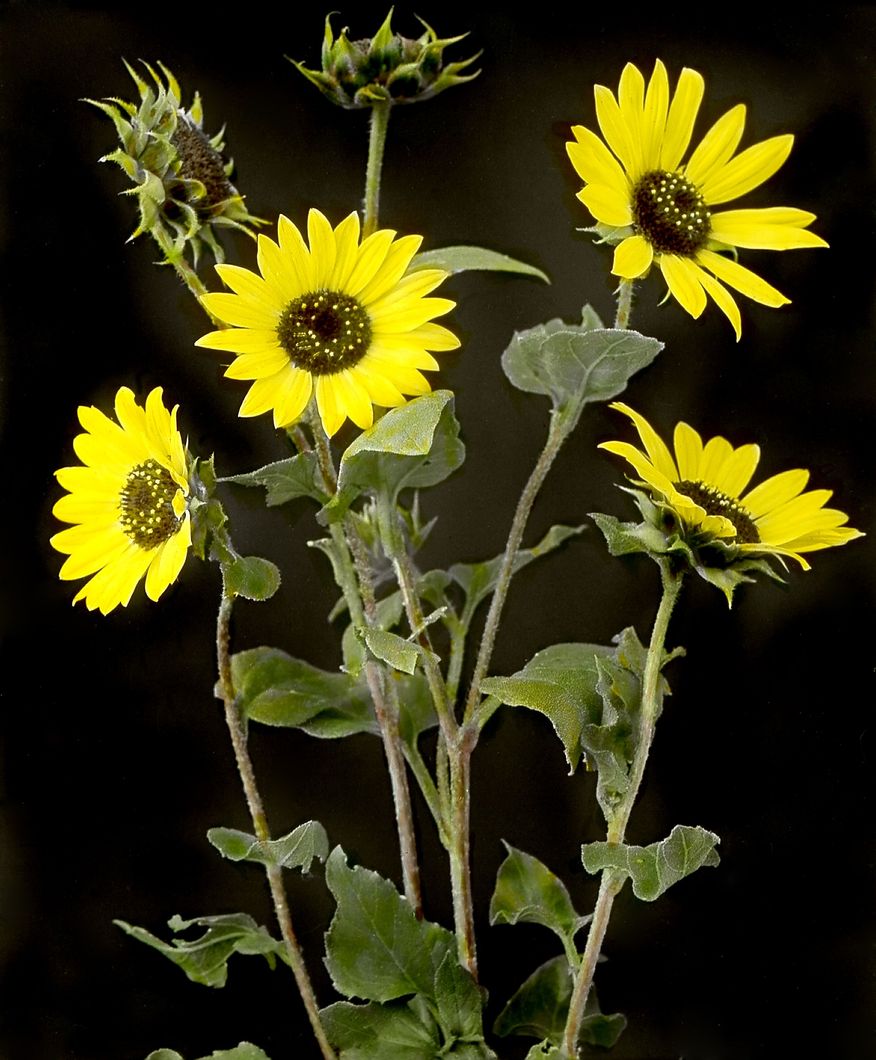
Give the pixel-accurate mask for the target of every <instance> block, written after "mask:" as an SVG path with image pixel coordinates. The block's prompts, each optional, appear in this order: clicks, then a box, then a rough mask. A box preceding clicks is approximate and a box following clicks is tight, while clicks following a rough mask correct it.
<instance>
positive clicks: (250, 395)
mask: <svg viewBox="0 0 876 1060" xmlns="http://www.w3.org/2000/svg"><path fill="white" fill-rule="evenodd" d="M286 371H291V367H290V368H288V369H285V368H284V369H283V372H278V373H277V375H271V376H268V377H267V378H266V379H256V381H255V382H254V383H253V385H252V386H251V387H250V388H249V390H248V391H247V394H246V397H245V398H244V399H243V401H242V402H241V405H240V411H239V412H238V416H244V417H250V416H260V415H261V414H262V413H263V412H267V411H268V409H271V408H273V407H274V397H275V396H276V393H277V389H278V387H280V385H281V383H282V379H281V378H279V377H280V376H282V375H283V374H284V373H285V372H286Z"/></svg>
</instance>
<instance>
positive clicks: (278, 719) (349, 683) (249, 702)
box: [231, 630, 437, 743]
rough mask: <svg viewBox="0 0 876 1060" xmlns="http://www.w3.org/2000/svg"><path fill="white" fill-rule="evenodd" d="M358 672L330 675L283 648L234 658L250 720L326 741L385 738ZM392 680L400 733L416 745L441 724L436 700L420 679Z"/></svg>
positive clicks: (253, 650)
mask: <svg viewBox="0 0 876 1060" xmlns="http://www.w3.org/2000/svg"><path fill="white" fill-rule="evenodd" d="M371 632H372V633H374V632H375V631H373V630H372V631H371ZM399 639H401V638H399ZM402 643H407V642H405V641H402ZM353 669H354V672H352V673H343V672H338V673H329V672H328V671H326V670H320V669H318V668H317V667H316V666H311V665H310V663H307V662H304V660H303V659H296V658H294V657H293V656H291V655H289V654H287V653H286V652H284V651H281V650H280V649H279V648H266V647H263V648H251V649H249V650H248V651H242V652H238V653H237V654H236V655H234V656H232V659H231V676H232V681H233V683H234V691H235V695H236V698H237V702H238V705H239V707H240V710H241V712H242V713H243V715H244V717H246V718H248V719H250V720H252V721H258V722H261V723H262V724H263V725H276V726H281V727H284V728H298V729H303V730H304V732H306V733H308V734H309V735H311V736H317V737H319V738H321V739H336V738H338V737H341V736H351V735H353V734H354V733H357V732H370V733H373V734H374V735H375V736H379V735H380V729H379V727H378V725H377V721H376V719H375V717H374V708H373V706H372V703H371V693H370V691H369V690H368V685H367V683H366V681H365V677H364V675H363V674H362V672H361V667H360V668H358V669H356V668H353ZM392 679H393V687H394V688H395V691H396V692H397V696H398V701H399V711H400V714H399V730H400V732H401V735H402V738H403V739H404V740H405V741H406V742H409V743H413V742H415V741H416V739H417V737H418V736H419V735H420V733H421V732H424V731H425V730H426V729H429V728H431V727H432V726H433V725H435V724H437V718H436V717H435V712H434V709H433V706H432V700H431V697H430V696H429V691H428V688H427V686H426V682H425V679H424V678H423V677H422V676H421V675H420V674H415V675H413V676H411V677H409V676H407V675H405V674H402V673H394V674H393V675H392Z"/></svg>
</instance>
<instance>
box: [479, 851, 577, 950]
mask: <svg viewBox="0 0 876 1060" xmlns="http://www.w3.org/2000/svg"><path fill="white" fill-rule="evenodd" d="M505 848H506V850H507V851H508V856H507V857H506V858H505V860H504V861H503V862H502V864H501V865H500V866H499V871H498V873H497V874H496V888H495V890H494V891H493V897H492V899H491V900H490V923H491V924H518V923H520V922H521V921H523V922H525V923H529V924H542V925H544V927H546V928H550V930H551V931H553V932H554V934H556V935H557V936H559V938H560V940H561V941H562V943H563V946H564V948H565V949H566V952H567V953H572V954H574V953H575V941H574V940H575V935H576V933H577V932H578V930H579V929H580V928H581V927H583V926H584V924H586V923H588V922H589V920H590V917H589V916H587V917H579V916H578V914H577V913H576V912H575V908H574V906H573V905H572V899H571V898H570V897H569V892H568V891H567V890H566V886H565V884H564V883H563V881H562V880H561V879H560V878H559V877H558V876H555V875H554V873H552V872H551V870H550V869H549V868H548V867H547V866H546V865H544V864H543V863H542V862H541V861H539V860H538V858H534V857H533V856H532V855H531V854H526V853H524V852H523V851H522V850H516V849H515V848H514V847H512V846H511V845H510V844H508V843H505Z"/></svg>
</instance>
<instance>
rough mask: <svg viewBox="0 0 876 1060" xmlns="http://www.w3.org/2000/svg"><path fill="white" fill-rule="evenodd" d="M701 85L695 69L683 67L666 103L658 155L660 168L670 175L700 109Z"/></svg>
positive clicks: (684, 146)
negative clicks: (660, 149) (664, 124)
mask: <svg viewBox="0 0 876 1060" xmlns="http://www.w3.org/2000/svg"><path fill="white" fill-rule="evenodd" d="M704 88H705V82H704V81H703V78H702V75H701V74H698V73H697V71H696V70H691V69H690V68H689V67H687V66H686V67H685V68H684V69H683V70H682V71H681V75H680V77H679V78H678V84H677V85H676V88H675V95H674V96H673V97H672V102H671V103H670V104H669V115H668V117H667V119H666V132H665V134H664V136H663V149H662V152H661V156H660V166H659V168H660V169H666V170H668V171H669V172H670V173H671V172H672V171H673V170H675V169H677V168H678V165H679V163H680V162H681V160H682V158H683V157H684V152H685V151H686V150H687V147H688V144H689V143H690V138H691V134H692V132H693V127H694V122H695V121H696V118H697V113H698V111H699V109H700V102H701V101H702V98H703V90H704Z"/></svg>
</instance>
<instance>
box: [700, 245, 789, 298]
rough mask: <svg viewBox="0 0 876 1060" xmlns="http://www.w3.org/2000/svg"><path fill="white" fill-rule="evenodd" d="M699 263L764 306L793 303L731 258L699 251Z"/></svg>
mask: <svg viewBox="0 0 876 1060" xmlns="http://www.w3.org/2000/svg"><path fill="white" fill-rule="evenodd" d="M697 261H699V262H700V264H702V265H704V266H705V267H706V268H707V269H709V271H710V272H713V273H714V274H715V275H716V276H717V277H718V279H719V280H723V281H724V282H725V283H726V284H728V285H729V286H730V287H732V288H733V289H734V290H736V291H739V292H740V293H741V294H745V295H748V297H749V298H752V299H754V301H755V302H760V303H761V304H762V305H768V306H772V307H773V308H777V307H778V306H782V305H788V304H789V303H790V301H791V299H790V298H786V297H785V296H784V295H783V294H782V292H781V291H778V290H776V288H775V287H773V286H772V285H771V284H768V283H767V282H766V280H762V279H761V278H760V276H757V275H755V273H753V272H752V271H751V270H750V269H746V268H745V266H744V265H740V264H739V262H737V261H731V259H730V258H725V257H722V256H721V255H720V254H716V253H715V252H714V251H712V250H700V251H698V252H697Z"/></svg>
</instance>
